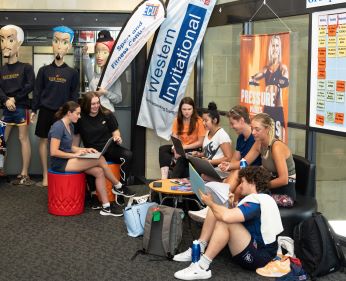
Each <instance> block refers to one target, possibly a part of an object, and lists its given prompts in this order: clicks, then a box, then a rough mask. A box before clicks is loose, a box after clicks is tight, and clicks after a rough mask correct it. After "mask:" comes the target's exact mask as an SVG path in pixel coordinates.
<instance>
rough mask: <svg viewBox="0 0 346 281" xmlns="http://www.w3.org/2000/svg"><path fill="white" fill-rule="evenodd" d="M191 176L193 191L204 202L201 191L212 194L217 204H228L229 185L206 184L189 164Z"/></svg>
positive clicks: (218, 183) (220, 183)
mask: <svg viewBox="0 0 346 281" xmlns="http://www.w3.org/2000/svg"><path fill="white" fill-rule="evenodd" d="M189 175H190V183H191V188H192V191H193V192H194V193H195V194H196V196H197V197H198V199H199V200H200V201H201V202H202V198H201V195H200V194H199V190H200V191H202V192H203V193H211V194H212V196H213V200H214V202H215V203H216V204H219V205H223V204H225V203H226V202H227V199H228V192H229V185H228V184H225V183H222V182H208V183H205V182H204V181H203V179H202V178H201V176H200V175H199V174H198V173H197V171H196V170H195V168H194V167H193V166H192V165H191V163H189Z"/></svg>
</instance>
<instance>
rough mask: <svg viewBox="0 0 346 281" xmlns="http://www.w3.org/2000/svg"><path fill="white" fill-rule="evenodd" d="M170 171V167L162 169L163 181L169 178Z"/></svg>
mask: <svg viewBox="0 0 346 281" xmlns="http://www.w3.org/2000/svg"><path fill="white" fill-rule="evenodd" d="M168 171H169V167H167V166H164V167H161V179H163V180H165V179H167V178H168Z"/></svg>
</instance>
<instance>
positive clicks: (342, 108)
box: [309, 9, 346, 132]
mask: <svg viewBox="0 0 346 281" xmlns="http://www.w3.org/2000/svg"><path fill="white" fill-rule="evenodd" d="M311 54H312V55H311V81H310V120H309V124H310V126H311V127H316V128H322V129H327V130H333V131H338V132H346V125H345V112H346V103H345V82H346V9H339V10H332V11H323V12H317V13H313V15H312V42H311Z"/></svg>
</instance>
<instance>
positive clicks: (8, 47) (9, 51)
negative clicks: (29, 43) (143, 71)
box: [0, 24, 24, 62]
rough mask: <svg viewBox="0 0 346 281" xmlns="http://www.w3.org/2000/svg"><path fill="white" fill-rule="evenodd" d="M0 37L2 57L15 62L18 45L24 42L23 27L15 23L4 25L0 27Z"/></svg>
mask: <svg viewBox="0 0 346 281" xmlns="http://www.w3.org/2000/svg"><path fill="white" fill-rule="evenodd" d="M0 38H1V52H2V55H3V57H4V58H8V59H9V60H11V59H12V62H16V61H17V60H18V51H19V47H20V46H21V45H22V43H23V42H24V32H23V29H21V28H20V27H19V26H16V25H11V24H10V25H5V26H3V27H2V28H1V29H0Z"/></svg>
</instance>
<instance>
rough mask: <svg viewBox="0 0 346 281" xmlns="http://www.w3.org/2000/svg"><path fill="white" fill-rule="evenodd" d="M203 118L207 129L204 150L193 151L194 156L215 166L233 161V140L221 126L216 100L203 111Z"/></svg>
mask: <svg viewBox="0 0 346 281" xmlns="http://www.w3.org/2000/svg"><path fill="white" fill-rule="evenodd" d="M202 118H203V124H204V126H205V128H206V130H207V133H206V135H205V137H204V140H203V152H198V151H193V152H192V153H191V154H192V156H197V157H200V158H204V159H206V160H207V161H209V163H210V164H212V165H213V166H217V165H219V164H220V163H222V162H224V161H231V158H232V154H233V152H232V145H231V143H232V141H231V139H230V137H229V135H228V134H227V133H226V131H225V130H224V129H223V128H221V127H220V124H219V123H220V114H219V112H218V110H217V106H216V104H215V102H210V103H209V104H208V109H207V110H205V111H204V112H203V117H202Z"/></svg>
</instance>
